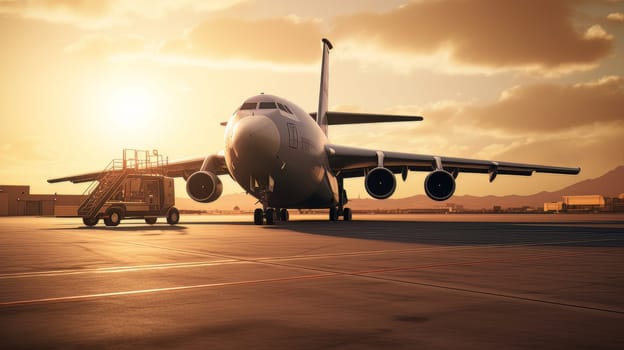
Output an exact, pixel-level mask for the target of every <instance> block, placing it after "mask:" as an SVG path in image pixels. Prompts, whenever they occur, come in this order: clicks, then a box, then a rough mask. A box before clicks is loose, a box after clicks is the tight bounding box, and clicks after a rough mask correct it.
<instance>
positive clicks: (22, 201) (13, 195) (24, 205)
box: [0, 185, 84, 216]
mask: <svg viewBox="0 0 624 350" xmlns="http://www.w3.org/2000/svg"><path fill="white" fill-rule="evenodd" d="M83 198H84V197H83V196H81V195H67V194H63V195H59V194H31V193H30V186H19V185H18V186H13V185H0V216H23V215H33V216H53V215H56V216H65V215H71V214H72V210H73V214H74V215H75V210H76V208H78V206H79V205H80V203H81V202H82V199H83Z"/></svg>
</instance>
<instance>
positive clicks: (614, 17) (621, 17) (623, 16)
mask: <svg viewBox="0 0 624 350" xmlns="http://www.w3.org/2000/svg"><path fill="white" fill-rule="evenodd" d="M607 19H608V20H609V21H612V22H620V23H624V13H622V12H613V13H610V14H608V15H607Z"/></svg>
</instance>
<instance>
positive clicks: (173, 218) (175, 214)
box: [167, 207, 180, 225]
mask: <svg viewBox="0 0 624 350" xmlns="http://www.w3.org/2000/svg"><path fill="white" fill-rule="evenodd" d="M178 222H180V212H179V211H178V209H176V208H175V207H171V208H170V209H169V211H168V212H167V223H168V224H169V225H175V224H177V223H178Z"/></svg>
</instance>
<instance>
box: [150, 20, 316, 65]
mask: <svg viewBox="0 0 624 350" xmlns="http://www.w3.org/2000/svg"><path fill="white" fill-rule="evenodd" d="M224 33H227V35H224ZM321 37H322V34H321V25H320V23H319V22H318V21H315V20H301V19H299V18H297V17H293V16H289V17H282V18H269V19H261V20H244V19H237V18H214V19H210V20H207V21H204V22H203V23H201V24H199V25H198V26H196V27H194V28H192V29H191V30H190V31H189V32H188V33H187V34H186V35H185V36H184V37H183V38H181V39H176V40H170V41H167V42H166V43H165V44H164V45H163V47H162V50H161V53H162V54H164V55H169V56H173V57H176V56H177V57H181V58H190V59H196V60H197V59H198V60H208V61H211V60H212V61H214V60H217V61H246V62H253V61H259V62H265V63H272V64H278V65H279V64H303V65H306V64H312V63H316V62H318V60H319V45H320V44H319V42H320V38H321Z"/></svg>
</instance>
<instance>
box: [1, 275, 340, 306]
mask: <svg viewBox="0 0 624 350" xmlns="http://www.w3.org/2000/svg"><path fill="white" fill-rule="evenodd" d="M335 275H336V274H334V273H324V274H315V275H302V276H291V277H281V278H266V279H257V280H248V281H235V282H222V283H207V284H196V285H189V286H177V287H166V288H152V289H139V290H128V291H121V292H110V293H96V294H83V295H72V296H66V297H55V298H41V299H31V300H16V301H5V302H0V307H2V306H19V305H29V304H42V303H53V302H72V301H80V300H85V299H96V298H102V297H115V296H125V295H137V294H150V293H162V292H172V291H180V290H189V289H199V288H210V287H225V286H236V285H246V284H260V283H270V282H283V281H295V280H305V279H315V278H325V277H332V276H335Z"/></svg>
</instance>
